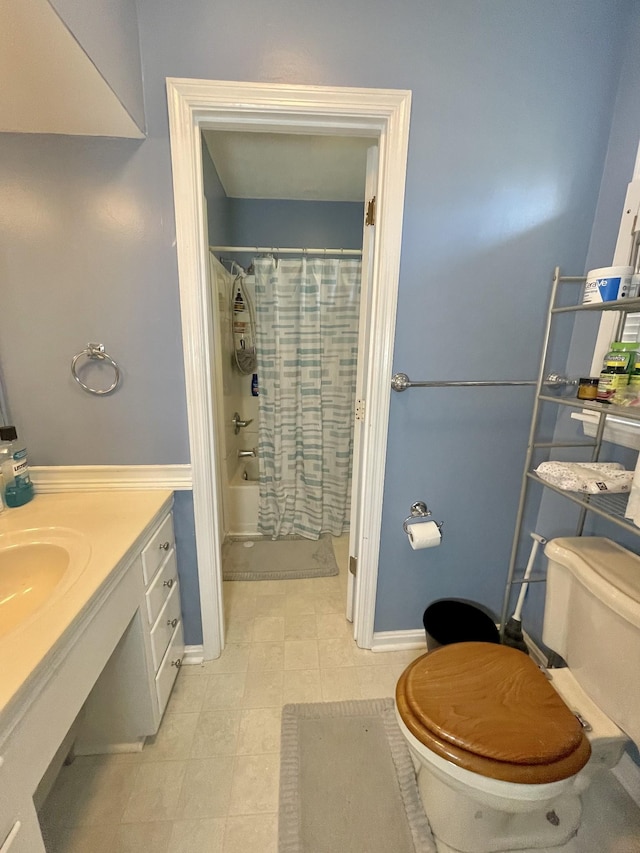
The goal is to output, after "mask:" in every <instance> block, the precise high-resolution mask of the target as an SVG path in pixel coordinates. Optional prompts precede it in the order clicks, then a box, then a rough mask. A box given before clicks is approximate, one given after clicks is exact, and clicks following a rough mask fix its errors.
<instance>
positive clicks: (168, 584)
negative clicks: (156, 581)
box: [162, 578, 175, 589]
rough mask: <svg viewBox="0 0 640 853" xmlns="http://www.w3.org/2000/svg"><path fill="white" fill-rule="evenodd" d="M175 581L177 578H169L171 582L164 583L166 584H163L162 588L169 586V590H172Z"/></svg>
mask: <svg viewBox="0 0 640 853" xmlns="http://www.w3.org/2000/svg"><path fill="white" fill-rule="evenodd" d="M174 580H175V578H169V580H168V581H164V583H163V584H162V586H168V587H169V589H171V587H172V586H173V584H174Z"/></svg>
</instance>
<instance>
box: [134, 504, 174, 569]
mask: <svg viewBox="0 0 640 853" xmlns="http://www.w3.org/2000/svg"><path fill="white" fill-rule="evenodd" d="M174 544H175V538H174V535H173V515H172V514H171V513H169V515H168V516H167V517H166V518H165V520H164V521H163V522H162V524H161V525H160V527H159V528H158V529H157V530H156V532H155V533H154V534H153V536H152V537H151V539H150V540H149V542H148V543H147V544H146V545H145V547H144V549H143V551H142V572H143V574H144V582H145V584H148V583H149V581H150V580H151V578H152V577H153V576H154V575H155V573H156V571H157V569H158V566H159V565H160V563H161V562H162V561H163V560H164V558H165V557H166V556H167V554H168V553H169V551H170V550H171V549H172V548H173V547H174Z"/></svg>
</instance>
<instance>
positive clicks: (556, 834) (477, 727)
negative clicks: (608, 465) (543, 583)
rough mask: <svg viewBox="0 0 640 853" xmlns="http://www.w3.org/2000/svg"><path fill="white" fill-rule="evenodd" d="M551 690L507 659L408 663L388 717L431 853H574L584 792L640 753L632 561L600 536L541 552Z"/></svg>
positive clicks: (639, 655)
mask: <svg viewBox="0 0 640 853" xmlns="http://www.w3.org/2000/svg"><path fill="white" fill-rule="evenodd" d="M545 553H546V555H547V558H548V561H549V566H548V574H547V589H546V602H545V613H544V627H543V640H544V642H545V644H546V645H548V646H549V647H550V648H551V649H553V650H554V651H555V652H557V653H558V654H559V655H560V656H561V657H562V658H563V659H564V660H565V661H566V662H567V664H568V666H567V668H563V669H553V670H550V671H549V675H550V676H551V678H550V679H549V678H548V677H547V676H546V675H545V674H544V673H543V672H542V671H541V670H540V669H539V668H538V667H537V666H536V664H535V663H534V662H533V661H532V660H531V658H529V657H528V656H527V655H525V654H523V653H522V652H520V651H517V650H516V649H512V648H509V647H507V646H500V645H496V644H493V643H455V644H452V645H448V646H443V647H441V648H438V649H435V650H434V651H432V652H428V653H427V654H426V655H423V656H422V657H420V658H418V659H417V660H416V661H414V662H413V663H411V664H410V665H409V666H408V667H407V669H406V670H405V671H404V672H403V674H402V675H401V676H400V680H399V681H398V685H397V688H396V716H397V719H398V723H399V725H400V729H401V731H402V733H403V734H404V736H405V737H406V739H407V741H408V744H409V749H410V751H411V754H412V756H413V760H414V764H415V767H416V771H417V776H418V787H419V789H420V795H421V797H422V802H423V804H424V808H425V812H426V814H427V817H428V818H429V822H430V824H431V828H432V831H433V834H434V836H435V838H436V843H437V847H438V851H439V853H458V851H460V853H497V851H519V853H527V851H534V850H536V851H540V850H544V851H558V853H560V851H562V853H574V851H576V853H577V851H578V850H579V846H578V842H577V840H576V837H575V836H576V832H577V831H578V829H579V826H580V817H581V802H580V792H581V791H583V790H584V789H585V788H586V787H587V786H588V785H589V783H590V781H591V779H592V778H593V776H594V774H595V773H597V772H598V771H600V770H606V769H610V768H612V767H614V766H615V765H616V764H617V763H618V761H619V760H620V758H621V757H622V754H623V752H624V749H625V745H626V744H627V743H628V741H629V740H632V741H634V742H635V743H636V744H640V557H637V556H636V555H635V554H632V553H631V552H629V551H627V550H625V549H624V548H622V547H620V546H619V545H616V544H615V543H614V542H611V541H610V540H608V539H603V538H600V537H583V538H575V539H555V540H553V541H551V542H549V543H547V545H546V548H545Z"/></svg>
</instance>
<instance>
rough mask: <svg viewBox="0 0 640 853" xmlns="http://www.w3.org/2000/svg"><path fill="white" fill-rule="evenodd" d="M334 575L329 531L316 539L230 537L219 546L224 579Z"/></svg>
mask: <svg viewBox="0 0 640 853" xmlns="http://www.w3.org/2000/svg"><path fill="white" fill-rule="evenodd" d="M247 546H249V547H247ZM337 574H338V565H337V563H336V558H335V556H334V553H333V545H332V544H331V536H329V535H328V534H327V535H325V536H321V537H320V538H319V539H318V540H317V541H314V540H312V539H303V538H302V537H300V536H283V537H282V538H281V539H268V538H267V537H264V536H245V537H243V538H236V537H229V538H228V539H226V540H225V542H224V544H223V546H222V577H223V579H224V580H226V581H266V580H286V579H287V578H321V577H329V576H330V575H337Z"/></svg>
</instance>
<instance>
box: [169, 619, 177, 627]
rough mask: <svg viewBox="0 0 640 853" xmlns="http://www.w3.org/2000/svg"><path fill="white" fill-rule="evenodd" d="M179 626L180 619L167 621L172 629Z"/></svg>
mask: <svg viewBox="0 0 640 853" xmlns="http://www.w3.org/2000/svg"><path fill="white" fill-rule="evenodd" d="M177 624H178V619H177V618H176V619H167V625H170V626H171V627H172V628H175V627H176V625H177Z"/></svg>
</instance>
